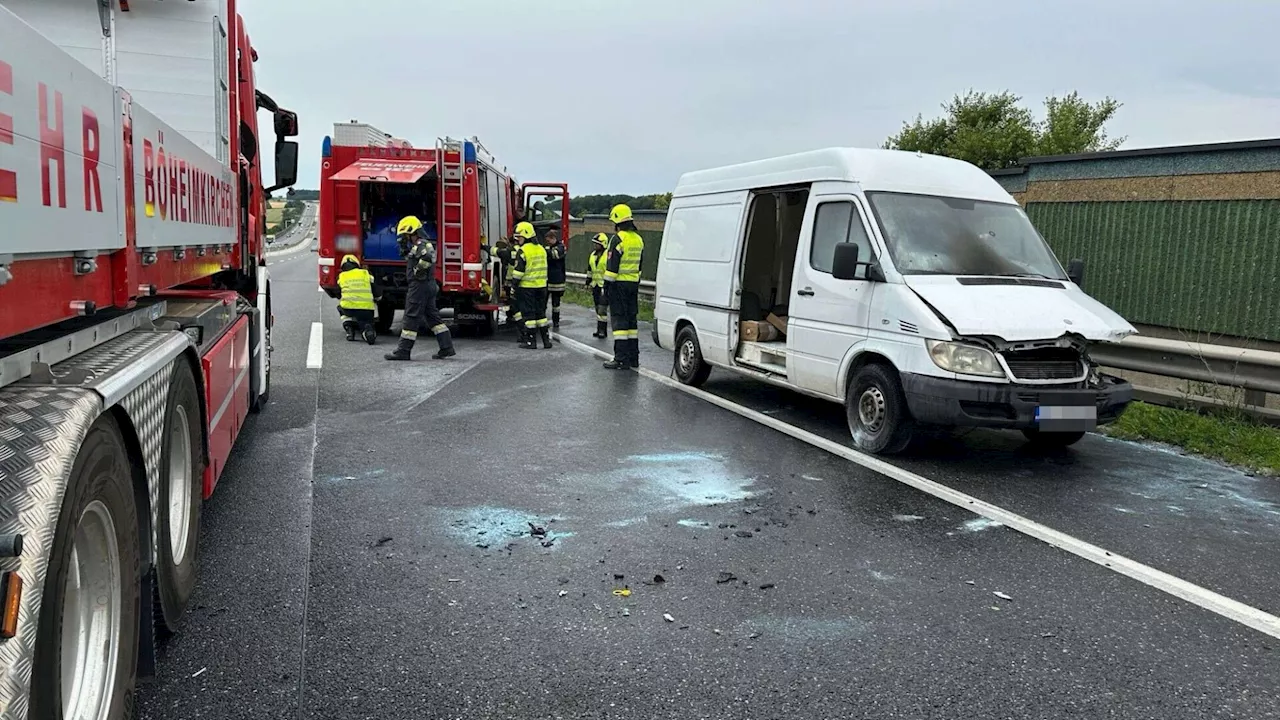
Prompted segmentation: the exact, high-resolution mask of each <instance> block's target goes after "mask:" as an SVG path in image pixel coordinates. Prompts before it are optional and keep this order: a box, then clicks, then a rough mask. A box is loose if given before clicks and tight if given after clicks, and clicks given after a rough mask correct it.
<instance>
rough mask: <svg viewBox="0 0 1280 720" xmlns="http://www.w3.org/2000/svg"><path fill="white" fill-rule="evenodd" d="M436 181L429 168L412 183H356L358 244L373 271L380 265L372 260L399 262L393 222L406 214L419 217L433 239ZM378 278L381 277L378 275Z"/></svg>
mask: <svg viewBox="0 0 1280 720" xmlns="http://www.w3.org/2000/svg"><path fill="white" fill-rule="evenodd" d="M438 183H439V179H438V178H437V177H436V173H435V170H431V171H428V172H427V173H425V174H423V175H422V176H421V177H420V178H419V179H418V180H417V181H415V182H412V183H405V182H373V181H364V182H361V183H360V184H359V202H360V226H361V229H362V231H363V236H362V237H361V238H360V246H361V247H362V248H363V254H364V259H365V261H366V262H368V263H370V269H371V271H372V272H374V274H375V275H379V274H380V273H381V269H375V268H374V264H375V263H379V262H389V263H394V264H397V265H398V264H399V263H400V262H401V257H400V249H399V247H398V246H397V244H396V226H397V225H398V224H399V222H400V219H401V218H403V217H405V216H406V215H413V216H416V217H417V218H418V219H419V220H421V221H422V228H423V231H424V232H426V235H427V237H428V238H430V239H431V240H433V241H434V240H435V239H436V236H437V227H436V203H437V199H436V187H437V185H438ZM340 261H341V258H339V262H340ZM379 281H380V282H381V281H382V278H381V277H379Z"/></svg>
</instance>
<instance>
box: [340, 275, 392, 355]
mask: <svg viewBox="0 0 1280 720" xmlns="http://www.w3.org/2000/svg"><path fill="white" fill-rule="evenodd" d="M341 269H342V272H340V273H338V293H339V294H338V314H339V315H341V316H342V329H343V330H345V331H346V332H347V340H355V339H356V333H357V332H359V333H360V335H361V336H363V337H364V341H365V342H367V343H369V344H370V345H372V344H374V343H375V342H377V341H378V332H377V331H376V330H374V328H373V313H374V311H375V310H376V309H377V307H378V305H377V301H378V300H379V299H380V297H381V295H382V293H381V292H380V288H379V287H378V283H377V281H375V280H374V279H373V275H371V274H369V271H368V270H365V269H364V268H362V267H360V261H359V260H358V259H357V258H356V256H355V255H343V256H342V266H341Z"/></svg>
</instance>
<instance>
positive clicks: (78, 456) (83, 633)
mask: <svg viewBox="0 0 1280 720" xmlns="http://www.w3.org/2000/svg"><path fill="white" fill-rule="evenodd" d="M257 59H258V56H257V53H256V52H255V50H254V48H253V46H252V45H251V44H250V42H249V36H248V34H247V33H246V30H245V27H244V24H243V22H242V21H241V19H240V17H239V15H237V13H236V0H192V1H189V2H181V3H177V2H168V3H154V2H145V3H144V2H139V1H138V0H100V1H99V2H92V3H91V2H83V0H4V3H3V7H0V228H2V230H0V308H2V311H0V720H22V719H23V718H27V717H31V718H51V717H65V718H87V719H92V720H103V719H110V718H123V717H125V716H126V713H127V712H129V710H130V709H131V708H132V705H133V699H132V698H133V691H134V686H135V684H136V681H137V677H139V676H140V675H141V676H145V675H149V674H151V673H152V671H153V669H154V663H155V657H154V651H153V648H154V639H155V637H154V636H155V634H156V632H157V631H158V630H161V629H164V630H168V631H172V630H175V629H177V627H178V624H179V621H180V620H181V618H182V616H183V614H184V611H185V610H186V608H187V604H188V602H189V600H190V598H191V594H192V591H193V590H194V588H195V584H196V562H197V558H196V551H197V546H198V543H197V539H198V536H199V528H200V508H201V501H202V500H203V499H205V498H207V497H209V495H210V494H211V493H212V492H213V489H214V486H215V485H216V484H217V482H218V478H219V476H220V475H221V473H222V471H223V468H224V467H225V466H226V463H227V459H228V456H229V455H230V453H231V447H232V444H233V443H234V442H235V439H236V436H237V435H238V434H239V432H240V430H241V428H242V427H243V426H244V423H245V420H246V415H247V413H249V412H252V411H255V410H258V409H261V408H262V407H263V406H264V405H265V403H266V398H267V393H268V390H269V388H270V368H271V366H270V352H271V336H270V331H271V298H270V288H271V286H270V282H269V280H268V277H267V270H266V267H265V265H266V263H265V262H264V260H263V255H264V246H263V236H264V233H263V230H264V222H263V221H264V213H263V209H264V198H265V194H266V193H268V192H271V191H274V190H277V189H280V188H284V187H288V186H290V185H292V184H293V182H294V179H295V176H296V174H297V153H298V146H297V143H295V142H292V141H288V140H285V138H286V137H292V136H295V135H297V133H298V128H297V125H298V121H297V116H296V115H295V114H294V113H292V112H289V111H287V110H284V109H281V108H279V107H277V106H276V104H275V102H274V101H272V100H271V98H270V97H268V96H267V95H265V94H263V93H262V92H260V91H258V90H257V89H256V83H255V79H254V66H253V63H254V62H255V61H256V60H257ZM259 110H266V111H269V112H270V113H271V114H272V116H273V125H274V127H273V128H270V129H271V130H274V135H275V141H274V148H273V146H272V145H271V144H270V143H269V141H267V140H266V138H264V137H262V135H261V133H260V132H259V127H258V120H257V115H258V111H259ZM273 149H274V155H275V157H274V160H275V175H276V177H275V182H274V183H273V186H272V187H270V188H264V187H263V182H262V165H263V157H262V156H263V154H264V153H265V152H271V151H272V150H273Z"/></svg>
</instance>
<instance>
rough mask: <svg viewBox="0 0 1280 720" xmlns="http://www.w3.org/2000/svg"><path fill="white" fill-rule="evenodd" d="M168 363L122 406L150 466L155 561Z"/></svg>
mask: <svg viewBox="0 0 1280 720" xmlns="http://www.w3.org/2000/svg"><path fill="white" fill-rule="evenodd" d="M174 362H186V361H185V360H182V359H178V360H175V361H171V362H169V363H168V364H166V365H165V366H164V367H163V368H161V369H160V371H159V372H157V373H155V374H154V375H152V376H151V377H149V378H147V379H146V380H145V381H143V383H142V384H141V385H139V386H138V388H137V389H136V390H134V391H133V392H131V393H129V394H128V395H127V396H125V398H124V400H121V401H120V407H121V408H122V409H123V410H124V411H125V413H126V414H127V415H128V416H129V420H130V421H131V422H132V424H133V428H134V431H135V432H137V434H138V442H139V444H141V445H142V459H143V462H144V463H145V464H146V469H147V491H148V494H149V495H150V497H151V560H152V562H155V558H156V551H157V550H158V549H159V547H160V538H159V535H158V532H159V531H158V530H157V529H156V528H158V527H159V525H158V523H159V520H160V518H159V514H160V510H159V507H160V506H159V499H160V451H161V448H162V446H163V444H164V411H165V403H166V401H167V400H168V399H169V383H170V382H171V381H172V379H173V363H174Z"/></svg>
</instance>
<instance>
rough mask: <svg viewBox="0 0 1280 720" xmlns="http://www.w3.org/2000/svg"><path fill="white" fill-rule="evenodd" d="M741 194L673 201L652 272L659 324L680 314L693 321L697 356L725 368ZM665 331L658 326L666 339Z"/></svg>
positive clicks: (734, 301)
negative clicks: (698, 348) (699, 350)
mask: <svg viewBox="0 0 1280 720" xmlns="http://www.w3.org/2000/svg"><path fill="white" fill-rule="evenodd" d="M749 197H750V193H748V192H746V191H742V192H733V193H717V194H715V195H700V196H695V197H691V198H676V199H675V200H674V201H673V202H672V204H671V209H670V210H669V211H668V213H667V221H666V225H665V226H664V228H663V232H662V257H661V258H660V260H659V270H658V283H659V287H658V293H659V295H658V302H659V303H660V304H662V303H669V304H670V307H667V308H655V315H656V316H657V317H658V319H659V320H660V321H662V320H663V319H664V318H672V319H670V320H667V321H668V322H673V321H674V317H675V315H679V314H683V315H685V316H687V317H689V318H690V319H692V320H693V321H694V324H695V325H696V327H697V330H698V341H699V344H700V345H701V346H702V354H703V356H704V357H706V358H707V359H708V360H710V361H712V362H719V363H721V364H726V365H727V364H728V363H729V358H730V356H731V355H732V352H733V348H734V347H735V346H736V345H737V322H738V307H739V304H740V298H739V293H740V292H741V291H740V288H739V284H740V275H741V272H739V269H738V268H739V263H740V262H741V256H742V241H743V229H742V222H743V218H744V216H745V215H746V212H745V209H746V206H747V200H748V198H749ZM669 332H671V330H670V329H668V328H662V327H659V333H660V334H661V335H662V336H663V337H667V335H666V333H669Z"/></svg>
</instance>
